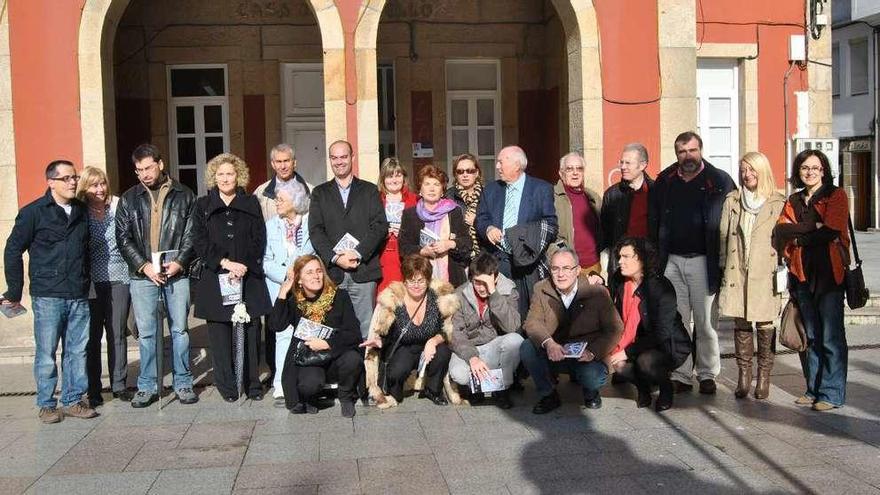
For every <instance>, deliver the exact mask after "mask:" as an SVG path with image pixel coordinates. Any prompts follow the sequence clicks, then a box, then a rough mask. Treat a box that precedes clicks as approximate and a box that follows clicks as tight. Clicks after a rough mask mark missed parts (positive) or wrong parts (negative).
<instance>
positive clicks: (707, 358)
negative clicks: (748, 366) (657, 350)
mask: <svg viewBox="0 0 880 495" xmlns="http://www.w3.org/2000/svg"><path fill="white" fill-rule="evenodd" d="M675 154H676V156H677V157H678V161H677V162H676V163H674V164H672V165H671V166H669V167H668V168H666V169H665V170H663V171H662V172H660V174H659V175H658V176H657V180H656V181H655V183H654V188H653V189H651V192H650V195H649V201H650V207H649V209H648V225H649V226H650V229H652V231H651V232H650V234H651V239H652V240H653V241H654V243H655V244H656V246H657V251H658V254H659V258H660V260H659V267H660V268H661V269H663V270H664V271H663V274H664V275H665V276H666V278H668V279H669V281H670V282H672V285H673V286H674V287H675V293H676V298H677V300H678V312H679V313H680V314H681V319H682V321H684V326H685V328H687V329H688V330H689V331H692V332H693V333H694V337H695V343H696V344H695V345H696V352H695V353H694V355H693V359H688V360H687V361H685V363H684V364H683V365H681V367H679V368H678V369H677V370H676V371H675V372H674V373H673V375H672V379H673V381H675V388H676V391H677V392H685V391H689V390H691V389H692V388H693V385H692V384H691V380H692V379H693V374H694V372H695V371H696V375H697V380H699V382H700V393H703V394H714V393H715V388H716V386H715V377H716V376H718V374H719V373H720V372H721V354H720V351H719V348H718V334H717V332H716V331H715V322H713V318H712V305H713V304H714V302H715V294H716V293H717V292H718V285H719V283H720V279H721V268H720V267H719V266H718V264H719V257H720V255H719V249H720V238H719V235H720V231H719V224H720V223H721V207H722V205H723V203H724V198H725V197H726V196H727V193H729V192H730V191H732V190H733V189H734V188H736V184H735V183H734V182H733V179H731V178H730V176H729V175H728V174H727V172H725V171H723V170H720V169H718V168H716V167H714V166H712V164H711V163H709V162H707V161H706V160H704V159H703V140H702V139H701V138H700V136H699V135H697V134H696V133H694V132H684V133H681V134H679V135H678V137H677V138H675ZM692 315H693V319H692V318H691V316H692ZM692 321H693V323H694V326H693V330H691V322H692Z"/></svg>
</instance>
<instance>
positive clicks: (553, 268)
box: [550, 266, 577, 273]
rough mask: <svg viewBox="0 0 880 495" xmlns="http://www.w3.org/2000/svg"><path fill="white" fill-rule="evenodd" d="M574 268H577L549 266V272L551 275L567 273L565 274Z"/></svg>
mask: <svg viewBox="0 0 880 495" xmlns="http://www.w3.org/2000/svg"><path fill="white" fill-rule="evenodd" d="M575 268H577V266H551V267H550V272H551V273H560V272H562V273H567V272H570V271H572V270H574V269H575Z"/></svg>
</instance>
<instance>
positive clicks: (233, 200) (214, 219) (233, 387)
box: [191, 153, 272, 402]
mask: <svg viewBox="0 0 880 495" xmlns="http://www.w3.org/2000/svg"><path fill="white" fill-rule="evenodd" d="M248 180H249V174H248V168H247V165H246V164H245V162H244V160H242V159H241V158H239V157H237V156H235V155H233V154H231V153H223V154H220V155H217V156H216V157H214V158H213V159H211V161H209V162H208V164H207V167H206V170H205V184H206V185H207V186H208V188H209V189H208V194H206V195H205V196H202V197H200V198H199V199H197V200H196V204H195V206H194V207H193V212H192V219H191V222H192V239H193V248H194V249H195V251H196V254H197V255H198V256H199V257H200V258H201V259H202V262H203V266H204V267H203V269H202V271H201V274H200V276H199V281H198V283H197V285H196V288H195V316H196V318H202V319H203V320H206V321H207V327H208V341H209V342H210V345H211V357H212V358H213V361H214V385H215V386H216V387H217V390H218V391H219V392H220V395H222V396H223V398H224V399H225V400H226V401H227V402H234V401H235V400H237V399H238V395H239V384H238V383H236V381H237V379H238V377H237V376H236V373H235V370H234V366H233V335H234V329H233V327H234V325H233V323H232V312H233V308H234V307H235V305H236V303H237V302H242V303H244V304H245V307H246V309H247V313H248V315H249V316H250V322H249V323H245V324H244V331H245V336H244V341H245V343H244V347H245V354H244V363H243V367H244V369H243V375H244V376H243V380H244V384H243V385H244V388H245V392H246V393H247V396H248V398H249V399H251V400H262V399H263V387H262V385H261V384H260V370H259V360H258V358H257V341H258V337H257V336H258V335H259V334H260V332H259V330H260V318H261V317H262V316H263V315H266V314H268V313H269V310H271V309H272V304H271V302H270V301H269V292H268V290H267V288H266V281H265V273H264V271H263V255H264V253H265V250H266V224H265V223H263V214H262V212H261V210H260V203H259V202H258V201H257V198H256V197H254V195H252V194H248V193H247V192H245V190H244V188H245V187H246V186H247V184H248ZM221 283H222V284H223V286H224V287H235V286H237V287H239V288H240V289H239V290H238V294H240V296H239V299H240V300H238V301H237V300H234V299H233V298H232V297H230V296H229V295H228V294H227V295H226V296H224V294H223V291H221Z"/></svg>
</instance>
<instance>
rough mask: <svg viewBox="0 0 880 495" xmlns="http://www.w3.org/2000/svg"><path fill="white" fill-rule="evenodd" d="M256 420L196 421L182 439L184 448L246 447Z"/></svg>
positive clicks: (181, 443)
mask: <svg viewBox="0 0 880 495" xmlns="http://www.w3.org/2000/svg"><path fill="white" fill-rule="evenodd" d="M255 424H256V421H230V422H221V423H195V424H193V425H192V426H191V427H190V428H189V430H187V432H186V434H185V435H184V436H183V439H182V440H181V441H180V444H179V446H180V447H182V448H198V447H213V446H219V445H228V446H233V447H246V446H247V444H248V442H249V441H250V438H251V433H252V432H253V430H254V425H255Z"/></svg>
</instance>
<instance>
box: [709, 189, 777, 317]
mask: <svg viewBox="0 0 880 495" xmlns="http://www.w3.org/2000/svg"><path fill="white" fill-rule="evenodd" d="M741 197H742V191H741V190H740V189H737V190H735V191H731V193H730V194H728V195H727V199H726V200H725V201H724V207H723V209H722V210H721V225H720V228H721V237H720V250H719V254H720V259H719V261H720V266H721V270H722V273H723V275H722V282H721V289H720V292H719V295H718V309H719V311H720V313H721V315H722V316H727V317H731V318H744V319H746V320H747V321H773V320H775V319H776V317H777V316H779V310H780V308H781V307H782V296H781V295H780V294H776V293H775V291H774V289H773V277H774V272H775V270H776V267H777V266H778V264H779V257H778V255H777V252H776V249H774V248H773V242H772V240H771V237H772V235H773V228H774V227H775V226H776V220H777V219H778V218H779V214H780V213H781V212H782V207H783V206H784V205H785V197H784V196H783V195H781V194H779V193H778V192H774V193H773V195H771V196H770V197H769V198H767V200H766V201H765V202H764V205H763V206H762V207H761V209H760V211H758V216H757V218H755V225H754V226H753V227H752V234H751V241H750V243H749V259H748V260H745V259H743V256H744V255H745V244H744V239H743V232H742V230H741V229H740V218H741V217H742V213H743V209H742V203H741Z"/></svg>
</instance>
